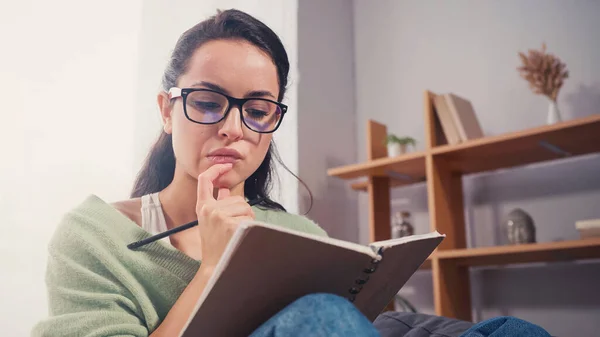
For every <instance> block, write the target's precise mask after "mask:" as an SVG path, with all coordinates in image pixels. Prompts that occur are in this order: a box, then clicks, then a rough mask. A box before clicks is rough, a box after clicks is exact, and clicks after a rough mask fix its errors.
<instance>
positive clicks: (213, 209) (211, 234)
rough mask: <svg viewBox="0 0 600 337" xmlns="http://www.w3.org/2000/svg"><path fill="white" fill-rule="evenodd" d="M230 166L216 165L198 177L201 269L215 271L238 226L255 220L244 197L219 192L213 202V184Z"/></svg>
mask: <svg viewBox="0 0 600 337" xmlns="http://www.w3.org/2000/svg"><path fill="white" fill-rule="evenodd" d="M231 168H232V165H231V164H216V165H213V166H211V167H210V168H208V170H206V171H204V172H203V173H202V174H200V175H199V176H198V199H197V202H196V215H197V216H198V229H199V231H200V240H201V243H202V265H203V266H204V267H208V268H209V269H212V268H214V267H215V266H216V265H217V263H218V262H219V259H220V258H221V255H223V251H224V250H225V247H226V246H227V243H228V242H229V240H230V239H231V236H232V235H233V233H234V232H235V230H236V228H237V226H238V225H239V223H240V222H242V221H244V220H254V211H252V208H251V207H250V205H248V203H247V202H246V200H245V199H244V197H243V196H231V195H230V191H229V189H227V188H220V189H219V191H218V194H217V199H215V198H214V195H213V193H214V183H213V182H214V181H215V180H216V179H218V178H219V177H220V176H222V175H223V174H225V173H227V172H229V170H231Z"/></svg>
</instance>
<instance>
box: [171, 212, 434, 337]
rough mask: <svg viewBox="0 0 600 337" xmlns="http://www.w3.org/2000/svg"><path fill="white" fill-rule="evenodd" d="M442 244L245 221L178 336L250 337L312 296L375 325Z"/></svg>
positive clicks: (425, 237)
mask: <svg viewBox="0 0 600 337" xmlns="http://www.w3.org/2000/svg"><path fill="white" fill-rule="evenodd" d="M444 237H445V235H442V234H439V233H438V232H432V233H429V234H423V235H413V236H408V237H403V238H399V239H393V240H387V241H381V242H375V243H372V244H370V245H369V246H362V245H359V244H355V243H351V242H346V241H341V240H336V239H332V238H325V237H319V236H316V235H311V234H305V233H301V232H297V231H292V230H288V229H285V228H282V227H278V226H273V225H268V224H265V223H260V222H246V223H244V224H242V225H240V227H239V228H238V229H237V230H236V232H235V233H234V235H233V237H232V239H231V240H230V242H229V244H228V246H227V248H226V249H225V252H224V253H223V256H222V257H221V260H220V261H219V263H218V264H217V266H216V268H215V271H214V273H213V275H212V277H211V278H210V280H209V281H208V284H207V286H206V288H205V290H204V293H203V294H202V296H201V297H200V299H199V301H198V303H197V305H196V308H195V310H194V312H193V313H192V315H191V316H190V318H189V320H188V322H187V324H186V327H185V329H184V332H183V333H182V334H181V336H183V337H192V336H194V337H195V336H248V335H250V334H251V333H252V331H254V330H255V329H257V328H258V327H259V326H260V325H261V324H262V323H264V322H266V321H267V320H268V319H269V318H270V317H272V316H273V315H275V314H276V313H277V312H279V311H280V310H281V309H283V308H285V307H286V306H287V305H288V304H290V303H292V302H293V301H294V300H296V299H298V298H300V297H302V296H304V295H307V294H312V293H332V294H337V295H340V296H343V297H346V298H348V299H349V300H350V301H352V302H353V303H354V304H355V305H356V307H357V308H358V309H359V310H360V311H361V312H362V313H363V314H364V315H365V316H366V317H367V318H369V319H370V320H374V319H375V318H376V317H377V315H378V314H379V313H380V312H381V311H382V310H384V309H385V307H386V305H387V304H388V303H389V302H390V301H391V300H392V299H393V297H394V296H395V295H396V293H397V292H398V291H399V290H400V288H401V287H402V286H403V285H404V284H405V283H406V281H407V280H408V279H409V278H410V276H411V275H412V274H413V273H414V272H415V271H416V270H417V269H418V268H419V267H420V266H421V264H423V262H425V260H426V259H427V257H428V256H429V255H430V254H431V253H432V252H433V250H434V249H435V248H436V247H437V246H438V245H439V244H440V242H441V241H442V240H443V238H444Z"/></svg>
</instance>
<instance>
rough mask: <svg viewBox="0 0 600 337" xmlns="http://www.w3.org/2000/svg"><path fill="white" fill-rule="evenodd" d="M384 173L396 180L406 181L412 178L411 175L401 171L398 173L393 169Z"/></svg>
mask: <svg viewBox="0 0 600 337" xmlns="http://www.w3.org/2000/svg"><path fill="white" fill-rule="evenodd" d="M385 174H387V175H388V176H390V177H392V178H394V179H398V180H406V181H411V180H414V179H413V177H411V176H409V175H408V174H402V173H398V172H394V171H385Z"/></svg>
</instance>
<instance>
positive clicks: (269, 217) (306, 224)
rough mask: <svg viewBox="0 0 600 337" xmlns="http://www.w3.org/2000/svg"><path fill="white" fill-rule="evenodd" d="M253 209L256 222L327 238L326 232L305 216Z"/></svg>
mask: <svg viewBox="0 0 600 337" xmlns="http://www.w3.org/2000/svg"><path fill="white" fill-rule="evenodd" d="M253 209H254V213H255V215H256V220H258V221H262V222H266V223H269V224H272V225H277V226H282V227H286V228H289V229H293V230H297V231H301V232H304V233H308V234H315V235H319V236H328V235H327V232H326V231H325V230H324V229H323V228H321V226H319V225H318V224H317V223H316V222H314V221H312V220H311V219H309V218H308V217H306V216H303V215H297V214H293V213H288V212H285V211H279V210H270V209H264V208H258V207H253Z"/></svg>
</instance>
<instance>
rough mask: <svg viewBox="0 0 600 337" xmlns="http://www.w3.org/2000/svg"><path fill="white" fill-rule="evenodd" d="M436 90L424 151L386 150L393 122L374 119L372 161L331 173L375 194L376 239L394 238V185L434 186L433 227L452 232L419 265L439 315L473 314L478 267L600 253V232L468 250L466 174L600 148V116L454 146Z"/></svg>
mask: <svg viewBox="0 0 600 337" xmlns="http://www.w3.org/2000/svg"><path fill="white" fill-rule="evenodd" d="M435 97H436V94H435V93H433V92H430V91H425V92H424V95H423V103H424V113H425V116H424V117H425V138H424V143H425V150H424V151H421V152H413V153H408V154H404V155H401V156H398V157H394V158H390V157H388V156H387V148H386V146H385V138H386V135H387V128H386V126H385V125H384V124H381V123H378V122H376V121H373V120H369V121H368V122H367V130H366V131H367V132H366V134H367V156H366V157H367V161H366V162H363V163H359V164H353V165H347V166H342V167H337V168H331V169H329V170H328V171H327V174H328V175H329V176H335V177H338V178H341V179H348V180H353V179H356V178H360V177H363V178H366V179H365V181H358V182H353V184H352V188H353V189H355V190H359V191H366V192H367V193H368V196H369V206H368V207H369V240H370V241H371V242H373V241H380V240H386V239H389V237H390V234H391V230H390V229H391V228H390V226H391V221H390V220H391V212H392V210H391V202H390V198H391V193H390V190H391V188H392V187H396V186H405V185H410V184H415V183H419V182H426V185H427V206H428V210H429V225H430V228H431V229H432V230H437V231H438V232H440V233H444V234H446V238H445V239H444V241H443V242H442V243H441V244H440V245H439V246H438V247H437V249H436V251H435V252H434V253H433V254H432V255H431V256H430V257H429V258H428V259H427V261H426V262H425V263H424V264H423V265H422V266H421V267H420V269H421V270H426V269H430V270H431V274H432V278H433V298H434V306H435V312H436V314H437V315H440V316H445V317H452V318H458V319H462V320H471V319H472V310H471V309H472V308H471V285H470V273H469V269H470V267H472V266H487V265H506V264H519V263H532V262H554V261H564V260H582V259H593V258H600V238H594V239H581V240H572V241H563V242H549V243H534V244H522V245H507V246H497V247H481V248H465V247H466V246H467V241H466V237H467V229H466V227H465V213H464V196H463V182H462V180H463V179H462V178H463V175H465V174H471V173H477V172H483V171H492V170H497V169H503V168H510V167H517V166H523V165H528V164H533V163H539V162H544V161H549V160H556V159H561V158H568V157H576V156H580V155H585V154H590V153H596V152H600V114H596V115H592V116H589V117H585V118H578V119H574V120H569V121H565V122H561V123H556V124H553V125H542V126H539V127H535V128H529V129H526V130H521V131H518V132H511V133H506V134H502V135H498V136H487V137H483V138H480V139H474V140H470V141H466V142H463V143H459V144H454V145H445V144H446V140H445V138H446V137H444V134H443V132H442V130H441V126H440V124H439V119H438V118H437V113H436V111H435V107H434V104H433V101H434V98H435Z"/></svg>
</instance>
